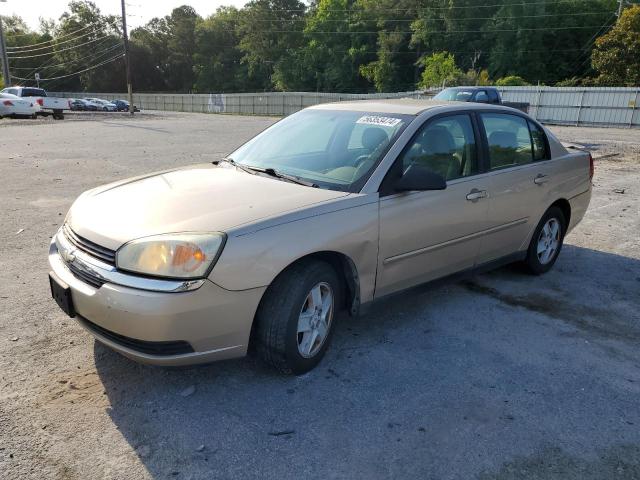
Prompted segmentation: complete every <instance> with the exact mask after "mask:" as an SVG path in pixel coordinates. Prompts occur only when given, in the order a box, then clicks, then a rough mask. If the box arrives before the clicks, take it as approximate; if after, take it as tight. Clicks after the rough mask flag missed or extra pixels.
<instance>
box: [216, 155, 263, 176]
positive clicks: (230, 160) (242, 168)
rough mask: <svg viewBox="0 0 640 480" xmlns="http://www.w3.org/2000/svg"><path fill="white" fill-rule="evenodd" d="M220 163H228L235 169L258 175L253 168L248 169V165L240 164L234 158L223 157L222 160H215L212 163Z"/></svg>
mask: <svg viewBox="0 0 640 480" xmlns="http://www.w3.org/2000/svg"><path fill="white" fill-rule="evenodd" d="M220 162H227V163H228V164H230V165H233V166H234V167H237V168H239V169H240V170H242V171H244V172H247V173H250V174H251V175H255V174H256V173H255V171H254V169H253V168H250V167H247V166H246V165H243V164H241V163H238V162H236V161H235V160H234V159H233V158H229V157H222V158H221V159H220V160H214V161H213V162H211V163H213V164H214V165H218V164H219V163H220Z"/></svg>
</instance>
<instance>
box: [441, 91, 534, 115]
mask: <svg viewBox="0 0 640 480" xmlns="http://www.w3.org/2000/svg"><path fill="white" fill-rule="evenodd" d="M433 99H434V100H445V101H448V102H475V103H488V104H491V105H505V106H507V107H511V108H516V109H518V110H521V111H523V112H524V113H528V112H529V104H528V103H520V102H503V101H502V95H500V92H499V91H498V89H497V88H495V87H450V88H445V89H444V90H442V91H441V92H440V93H438V94H437V95H436V96H435V97H433Z"/></svg>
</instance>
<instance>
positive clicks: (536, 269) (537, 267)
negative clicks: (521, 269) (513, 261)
mask: <svg viewBox="0 0 640 480" xmlns="http://www.w3.org/2000/svg"><path fill="white" fill-rule="evenodd" d="M566 231H567V223H566V219H565V217H564V214H563V213H562V210H560V209H559V208H558V207H551V208H550V209H549V210H547V211H546V212H545V214H544V215H543V216H542V219H541V220H540V222H539V223H538V226H537V227H536V229H535V231H534V232H533V236H532V237H531V243H529V249H528V250H527V258H526V259H525V261H524V263H525V265H526V267H527V269H528V270H529V271H530V272H531V273H533V274H534V275H540V274H542V273H546V272H548V271H549V270H551V267H553V264H554V263H556V260H557V259H558V255H559V254H560V250H561V249H562V243H563V241H564V234H565V233H566Z"/></svg>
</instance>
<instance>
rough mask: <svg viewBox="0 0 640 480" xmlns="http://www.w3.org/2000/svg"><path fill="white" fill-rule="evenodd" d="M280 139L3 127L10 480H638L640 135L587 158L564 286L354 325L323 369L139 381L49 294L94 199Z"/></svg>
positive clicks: (70, 126) (479, 293)
mask: <svg viewBox="0 0 640 480" xmlns="http://www.w3.org/2000/svg"><path fill="white" fill-rule="evenodd" d="M273 121H274V119H270V118H264V117H262V118H259V117H235V116H215V115H197V114H172V113H143V114H140V115H137V116H136V117H135V118H133V119H131V118H128V117H127V116H126V115H101V116H68V118H67V120H65V121H62V122H56V121H53V120H37V121H8V120H4V121H0V178H1V179H2V189H0V202H1V204H2V212H3V213H2V229H1V231H0V235H1V242H0V245H1V246H0V258H1V259H2V262H1V265H2V268H1V269H0V478H2V479H11V480H13V479H16V480H18V479H19V480H24V479H103V478H104V479H118V480H120V479H136V480H139V479H165V478H178V479H188V478H191V479H211V478H221V479H229V478H281V479H289V478H323V479H327V478H329V479H330V478H362V479H372V478H422V479H473V478H479V479H483V480H488V479H501V480H502V479H504V480H506V479H523V478H527V479H554V480H567V479H591V480H596V479H597V480H601V479H640V349H639V348H638V344H639V342H640V213H639V212H640V131H639V130H616V129H595V128H593V129H588V128H571V127H562V128H561V127H552V129H553V131H554V132H556V134H557V135H558V136H559V137H560V138H561V139H562V140H566V141H573V142H579V143H581V144H583V145H586V146H588V147H589V148H591V149H593V150H594V156H596V157H597V156H605V155H614V154H617V155H615V156H607V157H606V158H603V159H601V160H597V161H596V177H595V186H594V197H593V199H592V203H591V208H590V211H589V212H588V214H587V216H586V218H585V220H584V221H583V222H582V223H581V224H580V225H579V227H578V228H577V229H576V230H575V231H574V232H572V233H571V235H570V236H569V237H568V238H567V240H566V245H565V247H564V250H563V252H562V254H561V256H560V258H559V261H558V263H557V264H556V266H555V268H554V269H553V270H552V271H551V272H550V273H549V274H547V275H545V276H542V277H530V276H526V275H523V274H522V273H520V271H519V270H518V269H517V268H515V267H508V268H503V269H501V270H498V271H495V272H492V273H489V274H486V275H481V276H478V277H477V278H475V279H473V280H471V281H466V282H463V283H457V284H448V285H443V286H440V287H438V288H435V289H433V288H432V289H424V288H422V289H414V290H413V291H411V292H409V293H406V294H403V295H401V296H398V297H395V298H393V299H391V300H387V301H385V302H384V303H382V304H380V305H379V306H378V307H377V308H376V309H375V310H374V311H373V313H371V314H369V315H367V316H364V317H361V318H358V319H345V320H344V321H343V322H342V323H340V324H339V325H338V330H337V332H336V335H335V336H334V339H333V340H334V341H333V344H332V345H331V348H330V349H329V351H328V354H327V357H326V358H325V360H324V361H323V363H322V364H321V365H320V367H319V368H318V369H316V370H315V371H314V372H311V373H309V374H307V375H305V376H302V377H298V378H295V377H282V376H279V375H278V374H276V373H274V372H273V371H271V370H270V369H268V368H266V367H264V366H262V364H261V363H260V362H258V361H257V360H255V359H252V358H247V359H242V360H238V361H231V362H223V363H218V364H213V365H209V366H203V367H197V368H188V369H161V368H154V367H147V366H141V365H138V364H135V363H133V362H131V361H129V360H127V359H125V358H123V357H121V356H119V355H118V354H116V353H114V352H112V351H110V350H108V349H106V348H104V347H102V346H101V345H100V344H98V343H95V342H94V341H93V340H92V339H91V338H90V337H89V335H87V334H86V333H84V331H83V330H82V329H81V328H80V327H79V326H78V325H76V324H75V322H74V321H73V320H71V319H69V318H67V317H65V316H64V314H63V313H62V312H61V311H60V310H59V309H58V308H57V306H55V304H54V302H53V300H51V298H50V295H49V285H48V279H47V272H48V270H49V269H48V265H47V249H48V244H49V239H50V237H51V235H52V234H53V233H54V232H55V230H56V229H57V227H58V226H59V225H60V222H61V221H62V218H63V215H64V214H65V212H66V210H67V209H68V207H69V206H70V204H71V202H72V201H73V199H74V198H75V197H76V196H77V195H78V194H80V193H81V192H82V191H83V190H86V189H88V188H90V187H93V186H96V185H99V184H101V183H106V182H109V181H112V180H114V179H118V178H124V177H128V176H131V175H134V174H138V173H142V172H148V171H153V170H158V169H162V168H167V167H171V166H174V165H183V164H189V163H196V162H201V161H210V160H212V159H214V158H216V156H218V155H219V154H221V153H228V152H229V151H230V150H231V149H232V148H233V147H234V146H236V145H238V144H240V143H242V142H243V141H244V140H245V139H247V138H248V137H250V136H251V135H252V134H254V133H256V132H258V131H260V130H261V129H263V128H265V127H266V126H267V125H269V124H270V123H271V122H273Z"/></svg>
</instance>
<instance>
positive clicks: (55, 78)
mask: <svg viewBox="0 0 640 480" xmlns="http://www.w3.org/2000/svg"><path fill="white" fill-rule="evenodd" d="M122 57H124V53H119V54H118V55H116V56H115V57H112V58H110V59H108V60H105V61H103V62H100V63H98V64H97V65H93V66H92V67H89V68H85V69H83V70H80V71H77V72H74V73H70V74H68V75H60V76H58V77H51V78H41V79H40V81H41V82H46V81H50V80H59V79H61V78H69V77H73V76H75V75H80V74H81V73H84V72H88V71H90V70H94V69H96V68H98V67H102V66H103V65H106V64H107V63H110V62H113V61H114V60H117V59H119V58H122ZM11 78H14V79H15V80H26V81H30V80H31V79H30V78H21V77H14V76H13V75H11Z"/></svg>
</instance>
